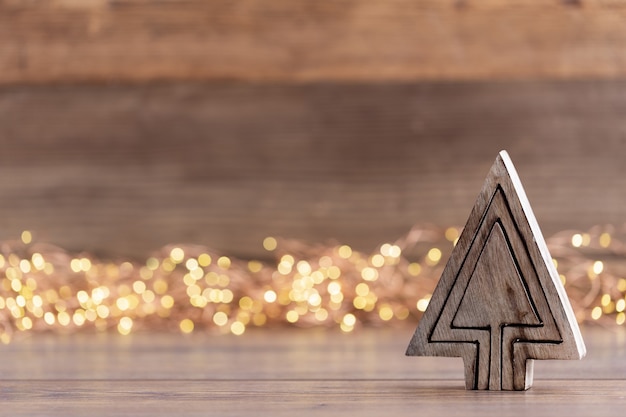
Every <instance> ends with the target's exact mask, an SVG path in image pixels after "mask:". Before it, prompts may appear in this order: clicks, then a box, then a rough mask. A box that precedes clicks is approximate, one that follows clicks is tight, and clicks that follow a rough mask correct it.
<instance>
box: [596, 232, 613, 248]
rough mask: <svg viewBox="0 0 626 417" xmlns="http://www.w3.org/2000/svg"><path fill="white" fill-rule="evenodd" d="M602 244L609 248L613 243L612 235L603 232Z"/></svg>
mask: <svg viewBox="0 0 626 417" xmlns="http://www.w3.org/2000/svg"><path fill="white" fill-rule="evenodd" d="M599 243H600V246H602V247H603V248H608V247H609V246H610V245H611V235H610V234H608V233H606V232H605V233H602V234H601V235H600V239H599Z"/></svg>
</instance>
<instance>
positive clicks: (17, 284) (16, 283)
mask: <svg viewBox="0 0 626 417" xmlns="http://www.w3.org/2000/svg"><path fill="white" fill-rule="evenodd" d="M11 289H12V290H13V291H15V292H20V291H21V290H22V282H21V281H20V280H19V279H17V278H15V279H12V280H11Z"/></svg>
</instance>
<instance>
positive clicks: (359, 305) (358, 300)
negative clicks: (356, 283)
mask: <svg viewBox="0 0 626 417" xmlns="http://www.w3.org/2000/svg"><path fill="white" fill-rule="evenodd" d="M352 305H353V306H354V308H356V309H358V310H363V309H364V308H365V307H366V306H367V298H365V297H361V296H358V297H355V298H354V300H352Z"/></svg>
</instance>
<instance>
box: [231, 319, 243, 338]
mask: <svg viewBox="0 0 626 417" xmlns="http://www.w3.org/2000/svg"><path fill="white" fill-rule="evenodd" d="M230 331H231V333H232V334H234V335H236V336H241V335H242V334H243V332H245V331H246V326H245V325H244V324H243V323H242V322H240V321H235V322H233V324H231V325H230Z"/></svg>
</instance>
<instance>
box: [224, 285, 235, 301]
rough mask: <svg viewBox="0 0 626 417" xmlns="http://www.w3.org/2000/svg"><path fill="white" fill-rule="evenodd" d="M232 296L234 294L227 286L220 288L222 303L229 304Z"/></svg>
mask: <svg viewBox="0 0 626 417" xmlns="http://www.w3.org/2000/svg"><path fill="white" fill-rule="evenodd" d="M234 297H235V295H234V294H233V292H232V291H231V290H229V289H228V288H226V289H225V290H222V303H224V304H230V303H231V302H232V301H233V298H234Z"/></svg>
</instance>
